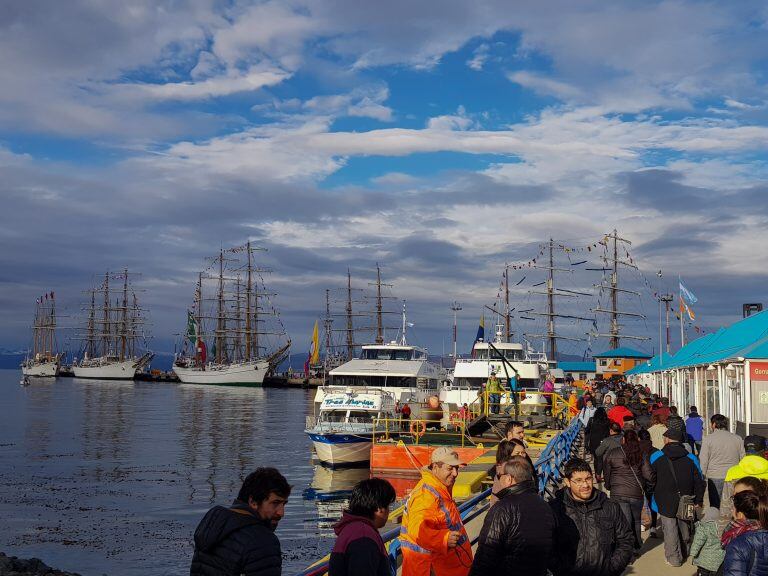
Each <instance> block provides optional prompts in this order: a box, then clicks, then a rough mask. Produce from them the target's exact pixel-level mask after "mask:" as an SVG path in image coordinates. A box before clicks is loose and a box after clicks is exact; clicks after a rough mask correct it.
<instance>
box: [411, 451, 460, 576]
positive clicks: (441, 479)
mask: <svg viewBox="0 0 768 576" xmlns="http://www.w3.org/2000/svg"><path fill="white" fill-rule="evenodd" d="M430 462H431V464H430V465H429V467H428V469H426V470H422V472H421V480H420V481H419V483H418V484H416V486H415V487H414V489H413V490H412V491H411V494H410V496H409V497H408V502H407V503H406V505H405V512H404V513H403V520H402V524H401V527H400V546H401V548H402V551H403V567H402V576H430V575H431V574H439V575H440V576H467V574H468V573H469V569H470V568H471V567H472V545H471V544H470V541H469V537H468V536H467V531H466V530H465V529H464V524H462V522H461V516H460V514H459V510H458V508H457V507H456V502H455V501H454V500H453V496H452V494H451V493H452V490H453V484H454V483H455V482H456V476H458V474H459V468H460V467H461V466H464V462H462V461H461V460H460V459H459V456H458V454H457V453H456V452H455V451H453V450H451V449H450V448H448V447H440V448H437V449H435V451H434V452H432V456H431V457H430Z"/></svg>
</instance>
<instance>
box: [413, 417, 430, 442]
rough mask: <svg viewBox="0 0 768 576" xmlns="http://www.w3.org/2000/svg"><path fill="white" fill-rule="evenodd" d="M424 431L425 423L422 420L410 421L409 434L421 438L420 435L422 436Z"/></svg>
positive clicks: (425, 430) (425, 429)
mask: <svg viewBox="0 0 768 576" xmlns="http://www.w3.org/2000/svg"><path fill="white" fill-rule="evenodd" d="M426 432H427V425H426V424H425V423H424V422H422V421H420V420H415V421H414V422H411V436H415V437H417V438H421V437H422V436H424V434H425V433H426Z"/></svg>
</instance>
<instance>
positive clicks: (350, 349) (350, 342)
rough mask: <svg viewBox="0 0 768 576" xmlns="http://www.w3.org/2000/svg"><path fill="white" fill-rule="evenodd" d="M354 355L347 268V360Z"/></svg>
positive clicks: (349, 280)
mask: <svg viewBox="0 0 768 576" xmlns="http://www.w3.org/2000/svg"><path fill="white" fill-rule="evenodd" d="M354 356H355V327H354V324H353V323H352V274H351V273H350V272H349V268H347V360H352V358H354Z"/></svg>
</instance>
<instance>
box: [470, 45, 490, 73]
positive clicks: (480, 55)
mask: <svg viewBox="0 0 768 576" xmlns="http://www.w3.org/2000/svg"><path fill="white" fill-rule="evenodd" d="M489 52H490V46H488V44H486V43H485V42H483V43H482V44H480V46H478V47H477V48H475V51H474V52H473V53H472V58H471V59H470V60H467V66H469V67H470V68H472V70H475V71H476V72H479V71H481V70H482V69H483V66H485V63H486V62H487V61H488V57H489V55H490V54H489Z"/></svg>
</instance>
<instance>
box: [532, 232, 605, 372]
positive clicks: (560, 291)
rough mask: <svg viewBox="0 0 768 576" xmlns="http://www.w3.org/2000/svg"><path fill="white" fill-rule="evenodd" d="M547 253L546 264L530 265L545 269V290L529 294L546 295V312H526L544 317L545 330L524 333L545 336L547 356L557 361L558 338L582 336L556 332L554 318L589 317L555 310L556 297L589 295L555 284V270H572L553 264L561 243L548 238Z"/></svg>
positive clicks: (568, 338)
mask: <svg viewBox="0 0 768 576" xmlns="http://www.w3.org/2000/svg"><path fill="white" fill-rule="evenodd" d="M545 249H546V251H547V253H548V266H539V265H536V264H534V265H532V266H531V268H539V269H543V270H546V271H547V279H546V291H536V290H531V291H530V293H531V294H540V295H544V296H546V297H547V311H546V312H533V311H528V312H527V313H528V314H530V315H532V316H541V317H544V318H546V322H547V331H546V333H544V334H526V335H525V336H526V337H529V338H546V340H547V348H548V350H549V353H548V358H549V359H550V360H551V361H557V341H558V340H571V341H575V342H579V341H582V340H583V338H573V337H571V336H562V335H560V334H558V333H557V321H556V318H567V319H570V320H579V321H588V320H590V318H585V317H583V316H577V315H574V314H561V313H558V312H557V311H556V309H555V308H556V302H557V300H556V298H576V297H578V296H590V294H588V293H586V292H578V291H576V290H567V289H565V288H559V287H557V286H556V283H555V280H556V275H555V272H567V273H569V274H571V273H573V270H571V269H569V268H558V267H557V266H556V265H555V250H565V248H563V247H562V246H561V245H559V244H556V243H555V241H554V240H553V239H552V238H550V239H549V242H548V244H547V245H546V246H545Z"/></svg>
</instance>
